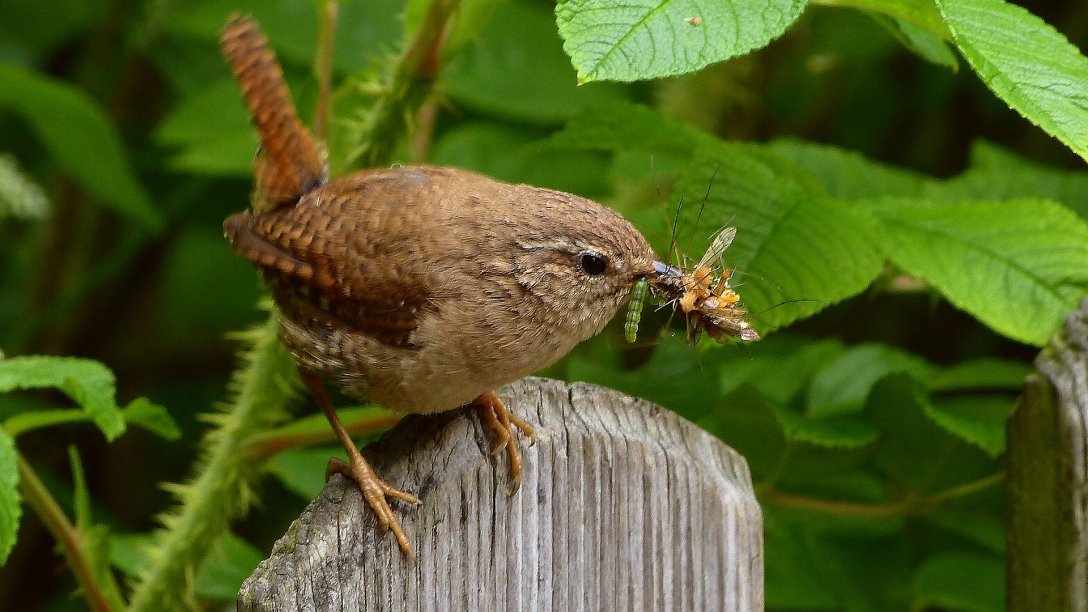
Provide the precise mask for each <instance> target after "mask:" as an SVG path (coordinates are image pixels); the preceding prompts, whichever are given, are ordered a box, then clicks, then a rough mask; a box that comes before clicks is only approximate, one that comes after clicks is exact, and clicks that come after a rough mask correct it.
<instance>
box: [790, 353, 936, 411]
mask: <svg viewBox="0 0 1088 612" xmlns="http://www.w3.org/2000/svg"><path fill="white" fill-rule="evenodd" d="M932 371H933V368H932V366H930V365H929V364H928V363H926V362H925V361H924V360H922V359H920V358H918V357H915V356H914V355H911V354H910V353H906V352H903V351H899V350H896V349H893V348H891V347H887V346H881V345H876V344H868V345H860V346H856V347H853V348H851V349H849V350H848V351H846V353H844V354H843V355H841V356H840V357H839V358H838V359H836V360H835V361H833V362H831V363H830V364H828V365H827V367H825V368H823V369H822V370H820V372H819V373H818V374H816V376H815V377H814V378H813V379H812V383H811V384H810V385H809V388H808V398H807V403H806V412H807V413H808V415H809V416H811V417H813V418H827V417H832V416H839V415H845V414H854V413H857V412H860V411H861V410H862V408H863V407H864V406H865V399H866V398H867V397H868V396H869V392H870V391H871V390H872V388H873V385H875V384H876V383H877V382H879V381H880V380H881V379H882V378H884V377H886V376H888V375H889V374H893V373H897V372H904V373H906V374H909V375H910V376H912V377H913V378H915V379H917V380H919V381H921V380H925V379H926V378H928V377H929V376H930V374H931V372H932Z"/></svg>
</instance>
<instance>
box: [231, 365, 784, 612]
mask: <svg viewBox="0 0 1088 612" xmlns="http://www.w3.org/2000/svg"><path fill="white" fill-rule="evenodd" d="M499 394H500V396H501V397H502V398H503V400H504V401H505V402H506V403H507V406H509V407H510V409H511V410H512V411H515V412H516V413H517V414H518V415H519V416H521V417H522V418H524V419H525V420H527V421H529V422H530V423H531V424H532V425H534V426H535V427H537V433H538V436H539V440H538V442H537V444H536V445H535V446H532V447H528V446H527V445H526V444H525V443H524V440H523V442H522V444H523V451H524V458H525V474H524V480H523V483H522V487H521V491H520V492H518V494H517V495H514V496H512V497H511V496H509V495H508V493H509V488H510V480H509V474H508V470H507V469H506V463H505V456H504V455H503V456H500V457H499V458H498V459H495V458H491V457H488V454H487V451H488V449H489V448H490V445H491V443H492V442H491V440H492V438H491V437H490V435H489V433H488V432H486V431H485V430H484V429H483V428H482V427H481V426H480V424H479V422H478V421H479V419H477V418H476V416H475V415H474V414H468V413H466V411H452V412H450V413H446V414H441V415H433V416H427V417H417V416H412V417H408V418H406V419H405V420H404V421H402V422H401V423H400V424H398V425H397V426H396V427H395V428H394V429H392V430H391V431H390V432H388V433H387V434H386V435H385V436H384V437H383V438H382V439H381V440H379V441H378V442H375V443H374V444H371V445H370V446H368V447H367V449H366V454H367V456H368V458H369V459H371V460H372V461H373V462H374V465H375V468H376V469H377V471H378V473H379V474H380V475H382V476H383V477H384V478H385V479H387V480H388V481H389V482H390V483H391V484H393V485H395V486H398V487H401V488H403V489H405V490H407V491H411V492H414V493H416V494H417V495H418V496H419V497H420V499H422V500H423V504H422V505H421V506H419V507H416V508H407V507H404V506H402V505H397V506H395V509H396V511H397V512H398V515H399V516H400V520H401V525H402V526H403V527H404V530H405V532H406V533H407V534H408V537H409V539H410V541H411V542H412V545H413V546H414V547H415V551H416V555H417V559H416V560H414V561H413V560H410V559H407V558H405V557H404V556H403V555H402V554H401V552H400V550H399V549H398V548H397V546H396V543H395V542H394V541H393V539H392V537H389V536H387V535H385V534H383V533H382V532H381V531H380V530H379V529H378V527H377V524H376V521H375V519H374V516H373V513H372V512H371V511H370V510H369V508H367V507H366V506H365V505H364V504H363V502H362V501H361V498H360V495H359V494H358V491H357V490H356V489H355V486H354V484H353V483H350V482H348V481H345V480H344V479H342V478H341V477H339V476H336V477H334V478H333V480H331V481H330V482H329V484H328V485H327V486H326V487H325V489H324V490H323V491H322V492H321V494H320V495H318V497H317V498H316V499H315V500H314V501H313V502H311V504H310V505H309V507H307V509H306V510H305V512H303V514H302V516H300V517H299V518H298V519H297V520H296V521H295V522H294V524H292V525H291V527H290V529H289V530H288V531H287V533H286V535H284V536H283V538H281V539H280V540H279V541H278V542H277V543H276V545H275V546H274V548H273V550H272V555H271V557H270V558H268V559H267V560H265V561H263V562H262V563H261V564H260V566H258V568H257V569H256V570H255V571H254V573H253V574H252V575H251V576H250V577H249V579H248V580H247V581H246V582H245V584H244V585H243V586H242V590H241V592H240V593H239V596H238V609H239V610H261V611H285V610H326V609H333V610H341V609H343V610H639V611H641V610H670V611H672V610H723V611H737V612H741V611H744V612H747V611H750V610H762V608H763V536H762V515H761V514H760V509H759V506H758V504H757V503H756V499H755V495H754V493H753V492H752V484H751V478H750V476H749V473H748V467H747V464H746V463H745V462H744V459H743V458H742V457H741V456H740V455H738V454H737V453H736V452H734V451H733V450H731V449H729V448H728V447H726V446H725V445H723V444H722V443H721V442H719V441H718V440H716V439H715V438H713V437H712V436H710V435H709V434H707V433H705V432H703V431H702V430H700V429H698V428H697V427H696V426H694V425H693V424H691V423H689V422H687V421H685V420H683V419H681V418H680V417H678V416H676V415H675V414H673V413H671V412H668V411H666V410H664V409H662V408H660V407H658V406H655V405H653V404H651V403H649V402H646V401H643V400H639V399H634V398H631V397H627V396H625V395H622V394H620V393H617V392H615V391H611V390H608V389H602V388H600V387H595V386H592V385H587V384H580V383H576V384H572V385H569V386H568V385H566V384H564V383H562V382H557V381H551V380H543V379H527V380H524V381H521V382H518V383H515V384H512V385H509V386H507V387H505V388H503V389H501V390H500V391H499Z"/></svg>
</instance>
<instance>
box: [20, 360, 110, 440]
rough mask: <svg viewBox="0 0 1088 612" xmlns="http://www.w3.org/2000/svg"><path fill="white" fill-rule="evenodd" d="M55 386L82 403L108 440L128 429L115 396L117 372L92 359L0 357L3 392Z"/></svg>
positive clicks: (78, 402)
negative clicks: (1, 358) (114, 373)
mask: <svg viewBox="0 0 1088 612" xmlns="http://www.w3.org/2000/svg"><path fill="white" fill-rule="evenodd" d="M47 387H51V388H55V389H59V390H61V391H63V392H64V393H65V394H66V395H67V396H68V397H70V398H72V400H73V401H75V402H76V403H77V404H79V405H80V406H81V407H82V408H83V409H84V410H85V411H86V412H87V414H88V415H90V417H91V419H92V420H93V421H94V424H95V425H97V426H98V428H99V429H101V430H102V433H103V434H105V436H106V439H107V440H110V441H113V440H115V439H116V438H117V437H118V436H120V435H121V434H122V433H124V431H125V421H124V418H123V417H122V416H121V409H120V408H119V407H118V406H117V403H116V400H115V399H114V393H115V391H114V379H113V372H111V371H110V370H109V368H107V367H106V366H104V365H102V364H101V363H99V362H97V361H92V360H90V359H77V358H74V357H50V356H42V355H33V356H27V357H12V358H10V359H3V360H0V393H5V392H7V391H12V390H15V389H40V388H47Z"/></svg>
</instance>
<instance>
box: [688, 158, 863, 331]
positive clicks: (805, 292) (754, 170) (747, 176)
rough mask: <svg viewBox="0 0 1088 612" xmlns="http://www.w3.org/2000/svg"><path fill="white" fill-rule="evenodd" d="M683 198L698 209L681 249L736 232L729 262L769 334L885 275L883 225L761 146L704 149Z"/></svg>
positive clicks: (741, 290)
mask: <svg viewBox="0 0 1088 612" xmlns="http://www.w3.org/2000/svg"><path fill="white" fill-rule="evenodd" d="M708 189H709V192H708ZM676 191H677V192H679V193H680V194H681V197H682V198H683V199H684V201H685V202H688V203H689V204H688V205H687V206H685V207H684V209H683V212H682V215H681V219H680V225H679V230H678V232H677V235H678V236H680V237H681V240H680V242H679V244H681V245H684V244H689V243H690V244H693V245H709V243H710V236H711V235H712V234H713V233H715V232H716V231H717V230H718V229H720V228H722V227H725V226H735V227H737V237H736V239H735V240H734V241H733V245H732V246H731V247H730V248H729V249H728V250H727V251H726V253H725V258H724V259H725V263H726V265H727V266H728V267H730V268H731V269H733V270H735V271H736V272H735V274H734V282H735V284H739V289H738V292H739V293H740V296H741V299H742V300H743V303H744V305H745V306H746V307H747V308H748V310H749V311H750V312H751V313H753V323H754V327H755V328H756V329H758V330H759V331H760V332H762V333H764V334H765V333H766V332H768V331H770V330H773V329H775V328H777V327H780V326H782V325H786V324H788V323H791V322H793V321H795V320H797V319H800V318H802V317H805V316H808V315H810V314H812V313H814V312H817V311H819V310H821V309H822V308H824V307H826V306H828V305H830V304H832V303H835V302H838V301H840V300H842V299H845V298H847V297H850V296H852V295H856V294H857V293H859V292H861V291H862V290H864V289H865V288H866V287H867V286H868V285H869V283H871V282H872V280H873V279H874V278H876V277H877V275H878V274H880V272H881V270H882V268H883V258H882V255H881V253H880V252H879V251H878V250H877V248H876V246H875V244H876V242H877V241H878V238H877V233H878V229H879V226H878V224H876V223H874V221H873V219H871V218H870V217H869V215H868V213H867V212H866V211H864V210H861V209H860V208H858V207H855V206H852V205H848V204H844V203H842V202H839V201H837V200H832V199H830V198H827V197H825V196H824V195H823V191H822V189H821V188H820V186H819V185H818V184H817V183H816V182H815V180H814V179H813V178H812V177H811V176H810V175H808V174H807V173H805V172H804V171H802V170H801V169H799V168H798V167H797V166H795V165H794V164H792V163H791V162H789V161H787V160H785V159H783V158H781V157H778V156H776V155H774V154H771V153H769V152H767V151H766V150H764V149H762V148H761V147H758V146H753V145H742V144H723V145H721V146H718V147H713V148H707V149H705V150H703V151H701V152H699V154H697V156H696V159H695V161H694V162H693V163H692V164H691V166H690V168H689V169H688V170H687V171H686V172H685V173H684V174H683V175H682V176H681V177H680V178H679V179H678V181H677V184H676ZM696 203H700V204H696ZM702 203H705V206H703V205H702ZM696 221H698V227H697V229H696ZM688 237H690V238H688ZM689 257H690V258H691V259H694V260H698V259H699V257H701V254H700V253H693V254H689Z"/></svg>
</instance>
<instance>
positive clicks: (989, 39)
mask: <svg viewBox="0 0 1088 612" xmlns="http://www.w3.org/2000/svg"><path fill="white" fill-rule="evenodd" d="M937 7H938V8H939V9H940V11H941V15H942V16H943V17H944V20H945V23H947V24H948V29H949V30H951V32H952V37H953V39H954V40H955V42H956V46H957V47H959V49H960V52H961V53H963V56H964V57H965V58H966V59H967V61H968V62H969V63H970V64H971V67H972V68H973V69H974V70H975V72H977V73H978V75H979V77H980V78H981V79H982V81H983V82H984V83H986V85H987V87H989V88H990V89H991V90H992V91H993V92H994V93H995V94H997V96H998V97H999V98H1001V99H1002V100H1004V101H1005V102H1006V103H1007V104H1008V105H1009V106H1011V107H1012V108H1013V109H1015V110H1016V111H1017V112H1019V113H1020V114H1021V115H1023V116H1024V117H1026V118H1027V119H1028V120H1029V121H1031V122H1032V123H1034V124H1036V125H1038V126H1039V127H1041V128H1042V129H1043V130H1045V131H1046V132H1047V133H1049V134H1050V135H1051V136H1054V137H1055V138H1057V139H1058V140H1060V141H1062V142H1063V143H1065V145H1066V146H1068V147H1069V148H1070V149H1072V150H1073V151H1074V152H1075V153H1077V154H1078V155H1080V156H1081V157H1083V158H1084V159H1085V160H1088V58H1085V57H1084V56H1083V55H1081V54H1080V52H1079V51H1078V50H1077V48H1076V47H1074V46H1073V45H1072V44H1070V43H1069V41H1068V40H1067V39H1066V38H1065V36H1063V35H1062V34H1060V33H1059V32H1058V31H1057V30H1055V29H1054V28H1053V27H1051V26H1050V25H1049V24H1047V23H1046V22H1045V21H1043V20H1042V19H1039V18H1038V17H1036V16H1035V15H1032V14H1031V13H1030V12H1028V11H1027V10H1026V9H1024V8H1023V7H1020V6H1017V5H1015V4H1010V3H1008V2H1005V1H1004V0H937Z"/></svg>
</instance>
